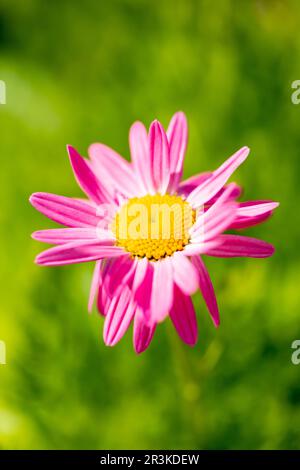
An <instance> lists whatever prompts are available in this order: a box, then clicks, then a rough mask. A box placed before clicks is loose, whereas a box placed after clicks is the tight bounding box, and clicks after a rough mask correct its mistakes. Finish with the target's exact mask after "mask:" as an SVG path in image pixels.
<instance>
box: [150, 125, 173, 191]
mask: <svg viewBox="0 0 300 470" xmlns="http://www.w3.org/2000/svg"><path fill="white" fill-rule="evenodd" d="M149 154H150V164H151V169H152V179H153V183H154V186H155V189H156V191H157V192H160V193H161V194H164V193H165V192H166V190H167V188H168V184H169V178H170V154H169V144H168V139H167V136H166V133H165V131H164V129H163V127H162V125H161V124H160V123H159V122H158V121H154V122H153V123H152V124H151V126H150V130H149Z"/></svg>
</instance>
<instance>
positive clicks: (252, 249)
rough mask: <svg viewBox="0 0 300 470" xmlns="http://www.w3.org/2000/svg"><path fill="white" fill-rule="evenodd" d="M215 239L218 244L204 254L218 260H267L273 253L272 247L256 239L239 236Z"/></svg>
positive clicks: (225, 236) (220, 236) (223, 236)
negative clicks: (244, 258)
mask: <svg viewBox="0 0 300 470" xmlns="http://www.w3.org/2000/svg"><path fill="white" fill-rule="evenodd" d="M217 239H218V240H219V241H220V244H219V245H218V246H216V247H215V248H212V249H210V250H208V251H207V252H206V254H207V255H209V256H217V257H220V258H236V257H245V256H246V257H249V258H268V257H269V256H272V255H273V253H274V247H273V246H272V245H271V244H270V243H267V242H265V241H263V240H258V239H257V238H251V237H244V236H241V235H219V236H218V237H217Z"/></svg>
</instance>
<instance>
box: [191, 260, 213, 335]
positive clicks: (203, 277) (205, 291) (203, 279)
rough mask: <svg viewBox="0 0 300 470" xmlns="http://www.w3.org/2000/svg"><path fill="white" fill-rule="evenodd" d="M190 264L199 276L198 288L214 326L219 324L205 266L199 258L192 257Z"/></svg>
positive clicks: (211, 287)
mask: <svg viewBox="0 0 300 470" xmlns="http://www.w3.org/2000/svg"><path fill="white" fill-rule="evenodd" d="M192 262H193V264H194V266H196V268H197V270H198V274H199V288H200V290H201V293H202V296H203V299H204V300H205V303H206V305H207V308H208V311H209V313H210V316H211V318H212V321H213V322H214V325H215V326H219V324H220V315H219V309H218V304H217V299H216V296H215V291H214V288H213V285H212V282H211V279H210V277H209V274H208V271H207V269H206V266H205V264H204V262H203V260H202V258H201V257H200V256H193V258H192Z"/></svg>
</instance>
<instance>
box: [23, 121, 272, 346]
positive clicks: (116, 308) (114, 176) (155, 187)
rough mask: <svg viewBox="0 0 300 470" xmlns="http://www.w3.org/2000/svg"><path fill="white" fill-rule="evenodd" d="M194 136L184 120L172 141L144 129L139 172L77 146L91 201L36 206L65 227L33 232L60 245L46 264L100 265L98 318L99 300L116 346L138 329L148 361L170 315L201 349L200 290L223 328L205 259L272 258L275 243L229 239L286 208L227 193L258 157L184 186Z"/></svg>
mask: <svg viewBox="0 0 300 470" xmlns="http://www.w3.org/2000/svg"><path fill="white" fill-rule="evenodd" d="M187 134H188V129H187V122H186V118H185V115H184V114H183V113H182V112H178V113H176V114H175V115H174V116H173V118H172V119H171V122H170V124H169V126H168V129H167V131H166V132H165V130H164V129H163V127H162V125H161V124H160V123H159V122H158V121H154V122H152V124H151V126H150V129H149V132H147V130H146V129H145V127H144V125H143V124H142V123H140V122H135V123H134V124H133V125H132V127H131V129H130V133H129V143H130V150H131V159H132V162H131V163H129V162H127V161H126V160H124V159H123V158H122V157H121V156H120V155H118V154H117V153H116V152H115V151H114V150H111V149H110V148H108V147H107V146H105V145H103V144H93V145H91V147H90V148H89V156H90V159H89V160H87V159H85V158H83V157H81V156H80V155H79V154H78V152H77V151H76V150H75V149H74V148H73V147H70V146H68V147H67V149H68V153H69V157H70V160H71V165H72V168H73V171H74V174H75V178H76V180H77V182H78V184H79V186H80V187H81V189H82V190H83V191H84V193H85V194H86V196H87V197H88V198H87V199H85V200H84V199H74V198H68V197H64V196H58V195H55V194H49V193H35V194H33V195H32V196H31V197H30V202H31V204H32V205H33V206H34V207H35V208H36V209H37V210H39V211H40V212H42V213H43V214H44V215H46V216H47V217H48V218H50V219H52V220H54V221H55V222H58V223H59V224H62V225H64V226H65V227H64V228H57V229H50V230H42V231H37V232H34V233H33V235H32V236H33V238H34V239H36V240H39V241H42V242H46V243H51V244H54V245H56V246H55V247H52V248H50V249H48V250H46V251H44V252H42V253H41V254H39V255H38V256H37V258H36V263H37V264H39V265H44V266H59V265H64V264H72V263H81V262H87V261H96V264H95V270H94V275H93V279H92V285H91V291H90V297H89V305H88V309H89V311H91V309H92V306H93V303H94V301H95V299H96V298H97V306H98V309H99V312H100V313H101V314H102V315H104V317H105V322H104V341H105V343H106V344H107V345H109V346H113V345H115V344H116V343H117V342H118V341H119V340H120V339H121V338H122V336H123V335H124V333H125V332H126V330H127V329H128V327H129V325H130V324H131V322H133V343H134V348H135V351H136V352H137V353H141V352H142V351H144V350H145V349H146V348H147V347H148V346H149V344H150V342H151V339H152V337H153V334H154V331H155V329H156V326H157V325H158V323H160V322H162V321H163V320H164V319H165V318H166V317H167V316H168V315H169V316H170V318H171V321H172V322H173V324H174V326H175V328H176V330H177V332H178V334H179V336H180V338H181V339H182V340H183V341H184V342H185V343H187V344H189V345H191V346H193V345H194V344H195V343H196V342H197V336H198V330H197V320H196V315H195V310H194V307H193V303H192V300H191V295H192V294H194V293H195V291H196V290H197V289H200V291H201V292H202V295H203V298H204V300H205V302H206V305H207V308H208V311H209V313H210V315H211V318H212V320H213V322H214V324H215V326H218V325H219V322H220V319H219V311H218V306H217V301H216V297H215V293H214V289H213V286H212V283H211V280H210V277H209V274H208V272H207V269H206V267H205V265H204V262H203V259H202V255H208V256H216V257H243V256H248V257H254V258H264V257H268V256H271V255H272V253H273V251H274V248H273V246H272V245H270V244H269V243H266V242H265V241H262V240H258V239H255V238H250V237H246V236H241V235H238V234H235V235H233V234H228V233H226V234H225V233H224V231H227V230H232V229H240V228H246V227H251V226H253V225H256V224H259V223H260V222H263V221H264V220H266V219H267V218H268V217H270V215H271V214H272V212H273V210H274V209H275V208H276V207H277V206H278V203H276V202H273V201H269V200H260V201H248V202H238V201H237V199H238V197H239V196H240V193H241V189H240V187H239V186H237V185H236V184H235V183H230V184H226V183H227V181H228V179H229V178H230V176H231V175H232V173H233V172H234V171H235V170H236V168H237V167H238V166H239V165H240V164H241V163H243V161H244V160H245V159H246V158H247V156H248V153H249V149H248V148H247V147H243V148H241V149H240V150H238V151H237V152H236V153H235V154H234V155H232V156H231V157H230V158H229V159H227V160H226V161H225V162H224V163H223V164H222V165H221V166H220V167H219V168H218V169H216V170H215V171H212V172H208V173H201V174H198V175H196V176H193V177H192V178H189V179H188V180H185V181H182V182H181V178H182V170H183V160H184V155H185V151H186V145H187Z"/></svg>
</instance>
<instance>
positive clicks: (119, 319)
mask: <svg viewBox="0 0 300 470" xmlns="http://www.w3.org/2000/svg"><path fill="white" fill-rule="evenodd" d="M135 308H136V306H135V303H134V302H133V299H132V295H131V290H130V289H129V288H128V287H127V288H125V289H123V290H122V292H121V293H120V295H119V296H117V297H115V298H114V300H113V302H112V303H111V305H110V307H109V310H108V312H107V315H106V317H105V322H104V329H103V338H104V342H105V344H106V345H107V346H114V345H115V344H116V343H117V342H118V341H120V339H121V338H122V337H123V336H124V334H125V333H126V331H127V329H128V327H129V325H130V323H131V320H132V318H133V316H134V312H135Z"/></svg>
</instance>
